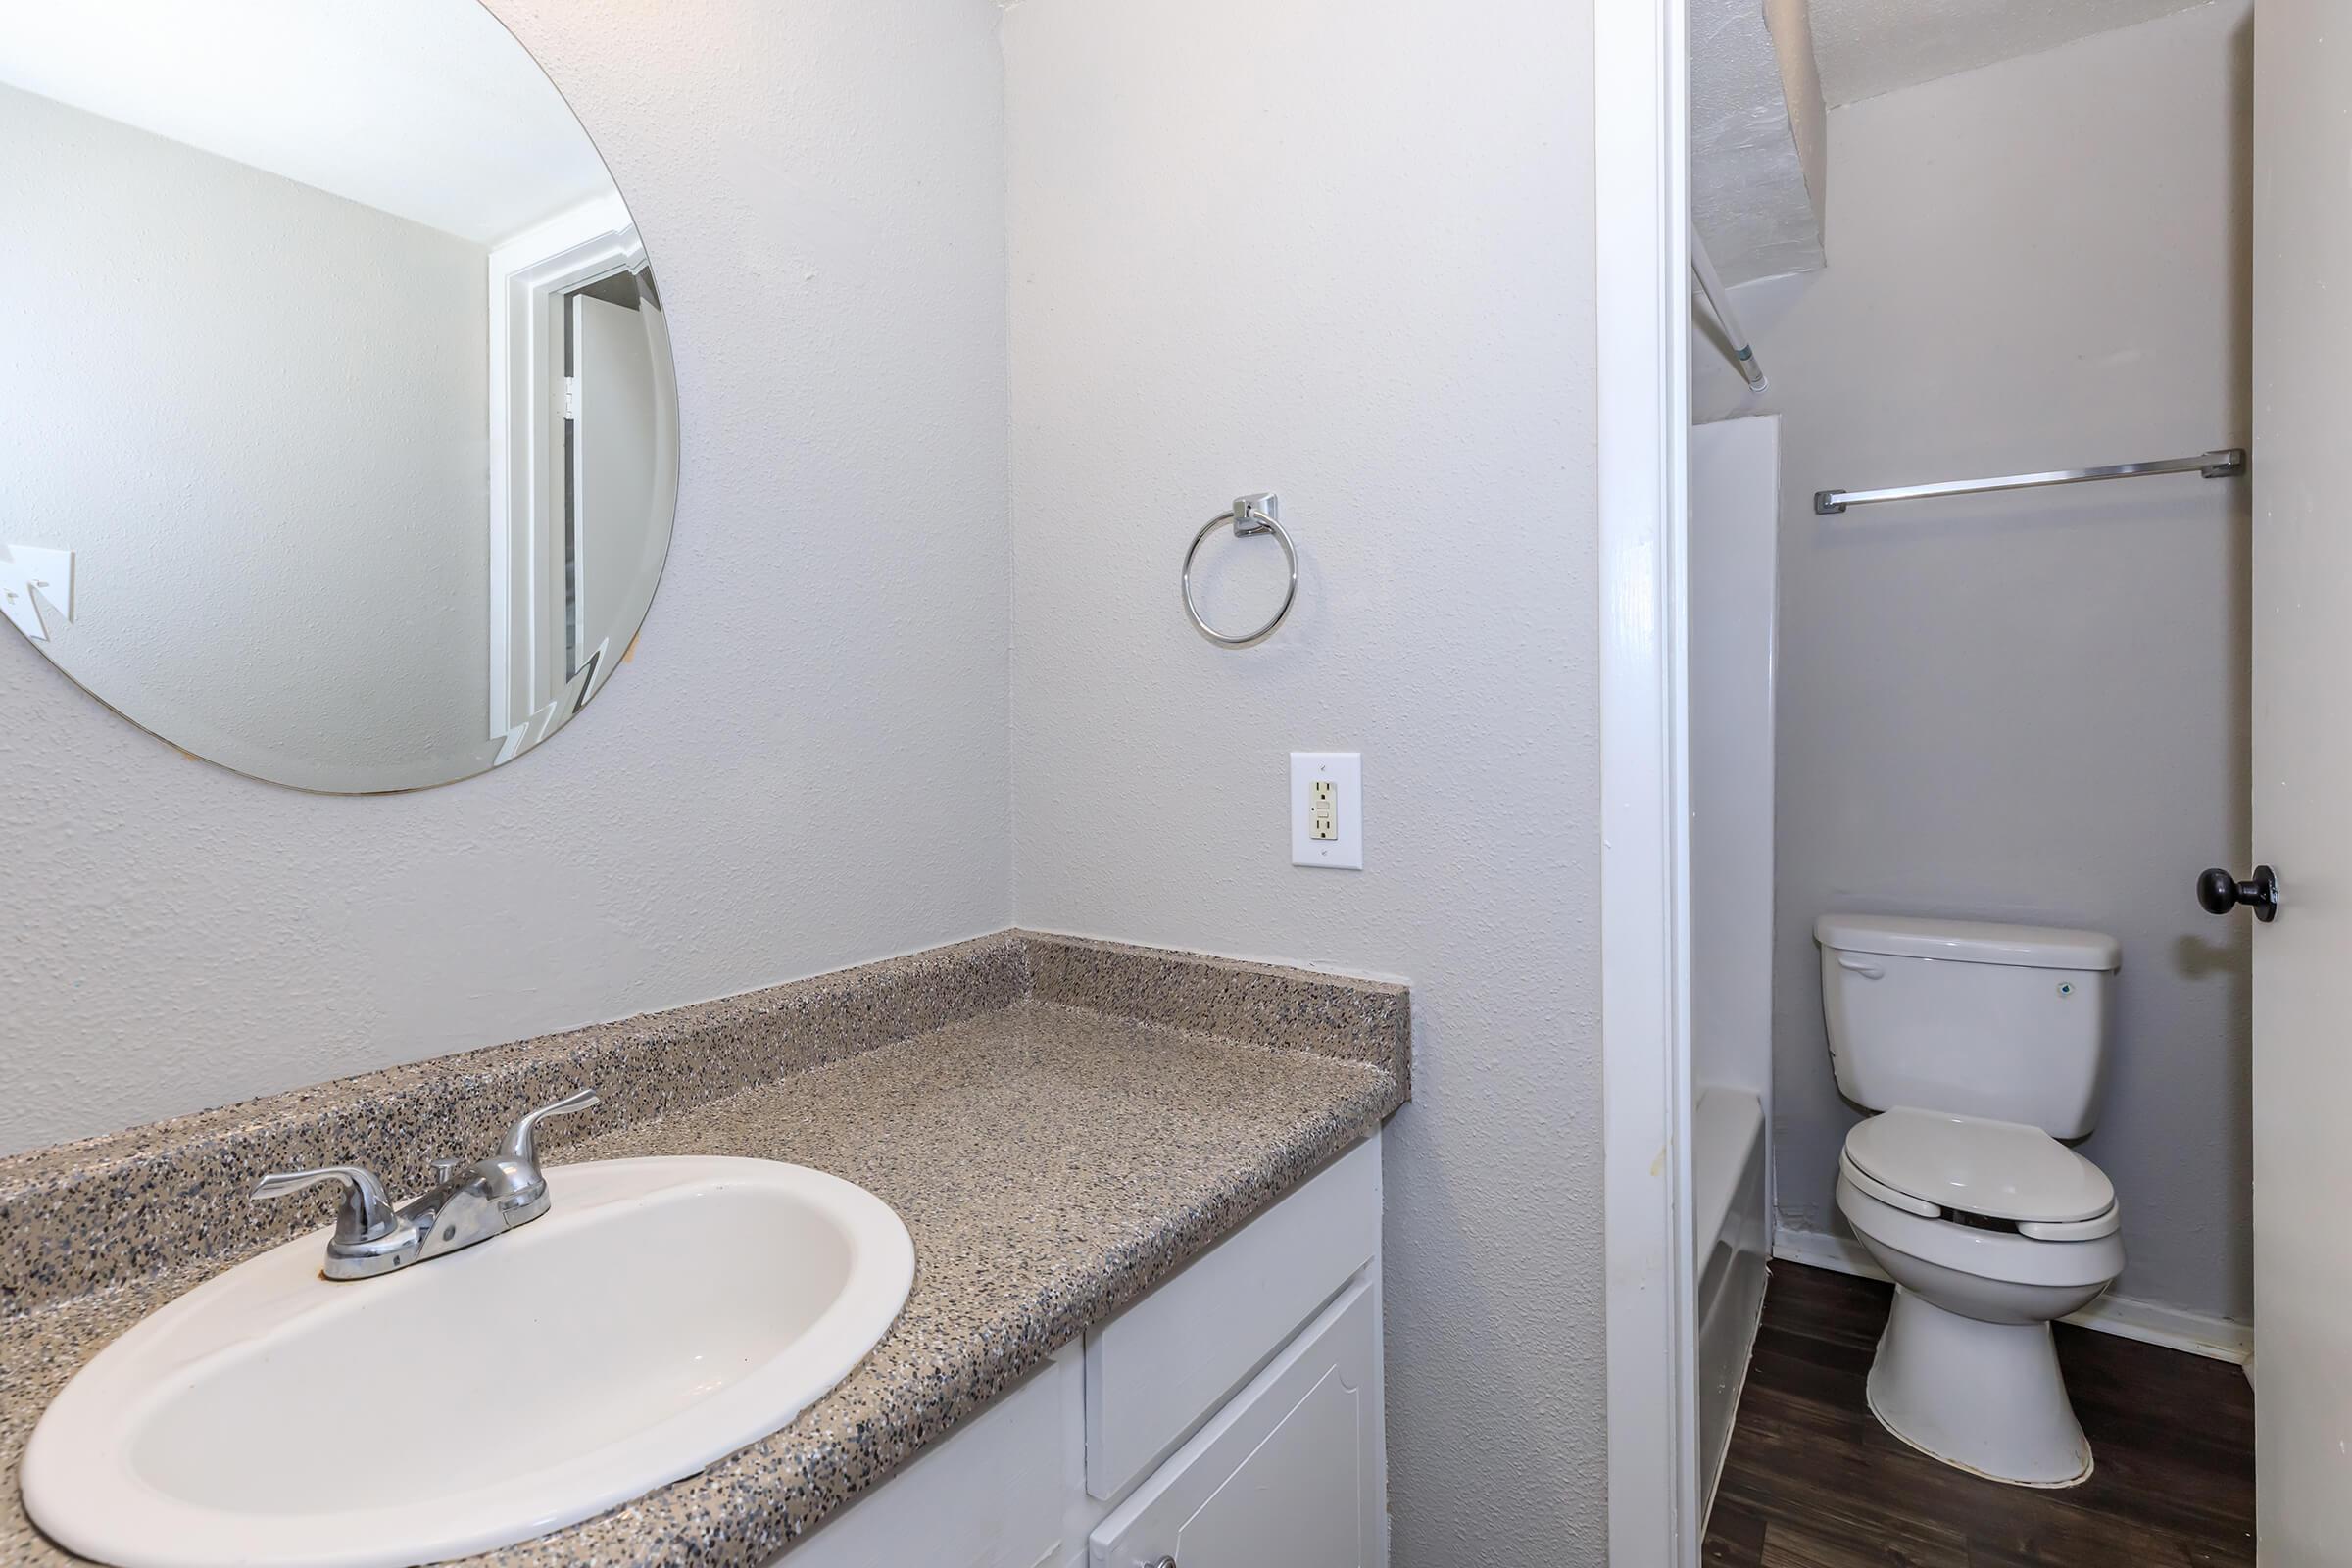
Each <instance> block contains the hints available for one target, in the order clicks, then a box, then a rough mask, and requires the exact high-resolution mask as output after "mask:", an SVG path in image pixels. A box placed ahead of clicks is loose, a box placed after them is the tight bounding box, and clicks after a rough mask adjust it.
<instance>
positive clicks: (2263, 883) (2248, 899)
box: [2197, 865, 2278, 920]
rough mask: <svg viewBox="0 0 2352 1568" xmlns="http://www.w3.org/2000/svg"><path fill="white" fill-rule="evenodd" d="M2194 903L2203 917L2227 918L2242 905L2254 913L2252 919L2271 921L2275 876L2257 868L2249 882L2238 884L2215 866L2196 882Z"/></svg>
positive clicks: (2275, 900)
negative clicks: (2204, 913) (2210, 915)
mask: <svg viewBox="0 0 2352 1568" xmlns="http://www.w3.org/2000/svg"><path fill="white" fill-rule="evenodd" d="M2197 902H2198V903H2199V904H2201V905H2203V906H2204V907H2205V912H2206V913H2207V914H2228V913H2229V911H2230V910H2231V909H2233V908H2235V907H2237V906H2239V905H2241V904H2242V905H2244V906H2245V907H2247V908H2249V909H2252V910H2253V911H2254V918H2255V919H2257V920H2275V919H2277V918H2278V872H2276V871H2274V870H2272V869H2271V868H2270V867H2269V866H2267V865H2258V866H2256V867H2255V868H2254V876H2253V879H2252V880H2251V881H2247V882H2240V881H2238V880H2237V879H2236V878H2235V877H2233V876H2231V875H2230V874H2229V872H2227V871H2225V870H2223V869H2222V868H2221V867H2220V866H2218V865H2217V866H2215V867H2214V868H2213V869H2212V870H2210V871H2207V872H2206V873H2204V874H2203V875H2202V876H2200V877H2198V878H2197Z"/></svg>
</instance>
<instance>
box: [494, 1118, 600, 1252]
mask: <svg viewBox="0 0 2352 1568" xmlns="http://www.w3.org/2000/svg"><path fill="white" fill-rule="evenodd" d="M603 1103H604V1102H603V1101H601V1100H599V1099H598V1098H597V1094H596V1091H595V1090H593V1089H581V1090H577V1091H575V1092H574V1093H571V1094H568V1095H565V1096H564V1098H563V1099H562V1100H559V1101H556V1102H555V1103H552V1104H546V1105H541V1106H540V1107H539V1108H538V1109H537V1110H531V1111H525V1112H524V1113H523V1114H522V1116H521V1117H520V1119H518V1120H517V1121H516V1122H515V1125H514V1126H512V1127H510V1128H508V1129H507V1136H506V1139H505V1141H504V1142H503V1143H501V1144H500V1145H499V1146H498V1152H497V1153H495V1154H492V1155H491V1156H490V1157H489V1158H488V1159H485V1160H483V1161H482V1162H481V1164H480V1165H478V1166H476V1167H475V1168H476V1169H478V1170H480V1171H481V1172H482V1173H483V1175H484V1176H485V1177H486V1178H488V1181H489V1187H490V1196H491V1197H492V1198H493V1199H495V1200H497V1201H498V1202H499V1204H500V1206H501V1207H502V1208H506V1209H509V1210H527V1212H524V1214H523V1218H524V1219H529V1218H535V1217H536V1216H537V1215H538V1214H539V1213H540V1212H543V1211H544V1210H545V1207H546V1198H547V1178H546V1177H545V1176H544V1175H542V1174H541V1173H540V1170H539V1123H540V1122H542V1121H543V1120H545V1119H546V1118H548V1117H550V1116H568V1115H571V1114H572V1113H573V1112H575V1111H582V1110H588V1109H591V1108H593V1107H595V1106H597V1105H601V1104H603ZM515 1223H520V1221H519V1220H518V1221H516V1222H515Z"/></svg>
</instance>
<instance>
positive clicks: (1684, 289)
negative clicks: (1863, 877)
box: [1593, 0, 1700, 1568]
mask: <svg viewBox="0 0 2352 1568" xmlns="http://www.w3.org/2000/svg"><path fill="white" fill-rule="evenodd" d="M1688 63H1689V45H1688V38H1687V17H1686V12H1685V7H1684V0H1597V3H1596V4H1595V5H1594V7H1593V122H1594V123H1593V130H1594V141H1593V146H1594V153H1593V173H1594V182H1593V218H1594V227H1595V264H1596V272H1595V281H1596V285H1597V286H1596V294H1597V301H1596V303H1597V310H1598V327H1599V333H1598V339H1597V348H1598V353H1597V356H1596V358H1597V366H1596V368H1597V373H1598V402H1597V412H1598V425H1599V441H1598V470H1599V471H1598V480H1599V483H1598V499H1599V527H1598V533H1599V549H1600V688H1601V693H1600V753H1601V781H1600V783H1601V789H1600V794H1601V804H1600V816H1601V877H1600V880H1601V887H1600V931H1601V1085H1602V1090H1601V1096H1602V1127H1603V1135H1602V1142H1603V1155H1602V1158H1603V1175H1604V1181H1605V1183H1606V1194H1605V1203H1604V1211H1605V1217H1606V1249H1605V1250H1606V1268H1605V1279H1604V1301H1605V1310H1606V1322H1607V1331H1608V1349H1607V1364H1608V1462H1609V1559H1610V1561H1612V1562H1621V1563H1655V1564H1660V1565H1666V1568H1693V1565H1695V1564H1696V1563H1697V1561H1698V1549H1699V1538H1700V1502H1699V1497H1698V1475H1699V1464H1698V1454H1697V1429H1698V1420H1697V1410H1696V1383H1697V1373H1696V1367H1695V1360H1696V1338H1695V1336H1696V1318H1697V1314H1696V1310H1695V1305H1694V1300H1693V1298H1694V1295H1695V1289H1696V1282H1695V1279H1694V1274H1695V1266H1694V1259H1693V1256H1692V1250H1691V1022H1690V1017H1691V1012H1690V997H1691V977H1690V931H1691V919H1690V886H1689V883H1690V871H1689V849H1690V809H1689V803H1690V777H1689V763H1688V747H1687V735H1688V718H1687V714H1688V707H1689V696H1688V684H1687V675H1686V669H1685V649H1686V647H1687V599H1688V591H1687V566H1686V561H1685V549H1686V534H1687V512H1686V498H1685V489H1686V486H1687V483H1688V474H1689V469H1688V461H1689V460H1688V447H1689V433H1690V408H1691V401H1690V381H1691V357H1690V338H1691V308H1690V297H1689V287H1688V285H1687V283H1686V282H1685V279H1686V278H1687V277H1688V276H1689V275H1690V265H1691V264H1690V226H1689V224H1690V220H1689V213H1690V135H1689V121H1688V108H1687V93H1688V81H1689V72H1688Z"/></svg>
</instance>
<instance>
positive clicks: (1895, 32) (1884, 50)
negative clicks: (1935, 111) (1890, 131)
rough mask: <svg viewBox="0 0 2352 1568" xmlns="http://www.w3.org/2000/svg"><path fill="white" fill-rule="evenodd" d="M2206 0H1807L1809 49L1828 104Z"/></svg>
mask: <svg viewBox="0 0 2352 1568" xmlns="http://www.w3.org/2000/svg"><path fill="white" fill-rule="evenodd" d="M2205 3H2207V0H1812V8H1813V55H1814V59H1815V60H1816V61H1817V62H1818V63H1819V65H1820V67H1821V95H1822V98H1823V99H1824V100H1825V101H1826V102H1828V103H1830V104H1832V105H1836V104H1850V103H1852V102H1854V101H1855V100H1856V99H1858V98H1875V97H1877V96H1878V95H1879V94H1881V93H1885V92H1893V91H1894V90H1895V89H1896V88H1898V87H1910V86H1915V85H1917V84H1918V83H1920V82H1923V81H1933V80H1935V79H1936V77H1938V76H1949V75H1952V74H1954V73H1957V72H1962V71H1971V70H1974V69H1975V68H1976V67H1978V66H1988V65H1991V64H1992V63H1993V62H1994V61H1996V60H2008V59H2011V58H2013V57H2015V56H2018V55H2030V54H2035V53H2038V52H2039V51H2041V50H2044V49H2053V48H2056V47H2057V46H2058V45H2060V44H2062V43H2071V42H2073V41H2074V40H2075V39H2077V38H2086V37H2088V36H2090V35H2091V34H2092V33H2094V32H2105V31H2108V30H2109V29H2110V28H2114V27H2128V26H2130V25H2132V24H2133V23H2135V22H2146V21H2149V20H2150V19H2152V18H2155V17H2162V16H2169V15H2171V14H2172V13H2173V12H2176V11H2186V10H2188V9H2190V7H2192V6H2196V5H2202V4H2205Z"/></svg>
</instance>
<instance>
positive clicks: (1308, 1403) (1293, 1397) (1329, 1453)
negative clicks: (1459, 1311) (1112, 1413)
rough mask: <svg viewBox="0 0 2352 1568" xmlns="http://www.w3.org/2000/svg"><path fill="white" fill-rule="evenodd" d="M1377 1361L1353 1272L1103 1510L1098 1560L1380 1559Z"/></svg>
mask: <svg viewBox="0 0 2352 1568" xmlns="http://www.w3.org/2000/svg"><path fill="white" fill-rule="evenodd" d="M1379 1362H1380V1335H1379V1313H1378V1311H1377V1309H1376V1297H1375V1295H1374V1289H1373V1286H1372V1284H1371V1283H1370V1282H1369V1281H1364V1280H1358V1281H1357V1282H1356V1283H1354V1284H1352V1285H1350V1286H1348V1289H1347V1290H1346V1291H1344V1292H1342V1293H1341V1295H1340V1298H1339V1299H1337V1300H1335V1301H1334V1302H1332V1304H1331V1305H1330V1306H1329V1307H1328V1308H1326V1309H1325V1310H1324V1311H1323V1313H1322V1314H1321V1315H1320V1316H1318V1317H1317V1318H1316V1319H1315V1321H1314V1323H1313V1324H1312V1325H1311V1326H1310V1327H1309V1328H1308V1329H1307V1331H1306V1332H1305V1333H1303V1334H1301V1335H1300V1336H1299V1339H1298V1340H1297V1341H1296V1342H1295V1343H1294V1344H1293V1345H1292V1346H1291V1347H1290V1348H1288V1349H1286V1350H1284V1351H1283V1352H1282V1354H1281V1355H1279V1356H1277V1357H1276V1358H1275V1359H1274V1361H1273V1363H1272V1364H1271V1365H1269V1366H1268V1367H1267V1368H1266V1369H1265V1371H1264V1372H1262V1373H1260V1374H1259V1375H1258V1376H1257V1378H1255V1379H1254V1380H1253V1381H1252V1382H1251V1383H1250V1386H1249V1387H1248V1388H1247V1389H1245V1390H1243V1391H1242V1393H1241V1394H1240V1395H1239V1396H1237V1397H1235V1398H1234V1399H1233V1401H1232V1402H1231V1403H1229V1404H1228V1405H1226V1406H1225V1408H1224V1409H1222V1410H1220V1411H1218V1412H1217V1414H1216V1416H1215V1418H1214V1419H1212V1420H1211V1421H1210V1422H1209V1423H1208V1425H1207V1426H1205V1427H1203V1428H1201V1432H1200V1434H1199V1435H1198V1436H1197V1437H1195V1438H1194V1439H1193V1440H1192V1441H1191V1442H1189V1443H1187V1444H1186V1445H1185V1446H1183V1447H1182V1448H1180V1449H1178V1450H1177V1452H1176V1455H1175V1457H1173V1458H1171V1459H1170V1460H1169V1461H1168V1462H1167V1463H1166V1464H1165V1465H1163V1466H1162V1467H1161V1468H1160V1469H1159V1471H1158V1472H1157V1473H1156V1474H1154V1475H1153V1476H1152V1478H1151V1479H1150V1480H1149V1481H1146V1482H1145V1483H1144V1485H1143V1486H1142V1487H1141V1488H1140V1489H1138V1490H1137V1492H1136V1494H1135V1495H1134V1496H1132V1497H1130V1498H1128V1499H1127V1501H1126V1502H1125V1503H1124V1504H1123V1505H1122V1506H1121V1507H1120V1508H1119V1509H1118V1510H1117V1511H1116V1512H1114V1513H1113V1514H1111V1516H1110V1517H1109V1518H1107V1519H1105V1520H1103V1523H1102V1524H1101V1525H1100V1526H1099V1527H1098V1528H1097V1529H1096V1530H1095V1532H1094V1534H1093V1535H1092V1536H1090V1537H1089V1538H1088V1541H1087V1545H1088V1555H1089V1558H1090V1560H1091V1562H1092V1564H1093V1568H1133V1565H1136V1564H1141V1563H1152V1562H1157V1561H1159V1560H1160V1559H1162V1558H1163V1557H1173V1558H1174V1559H1175V1560H1176V1561H1177V1562H1178V1563H1180V1564H1182V1568H1375V1565H1377V1564H1379V1563H1380V1562H1381V1560H1382V1558H1383V1557H1384V1555H1385V1553H1384V1551H1383V1549H1382V1542H1381V1537H1382V1517H1381V1515H1382V1506H1383V1498H1384V1495H1385V1492H1386V1488H1385V1485H1384V1482H1385V1477H1384V1474H1383V1462H1382V1457H1381V1446H1380V1444H1381V1430H1382V1423H1381V1419H1380V1415H1381V1412H1380V1381H1379Z"/></svg>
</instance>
